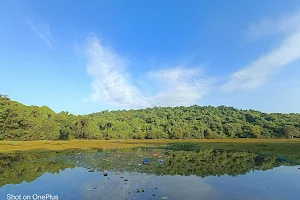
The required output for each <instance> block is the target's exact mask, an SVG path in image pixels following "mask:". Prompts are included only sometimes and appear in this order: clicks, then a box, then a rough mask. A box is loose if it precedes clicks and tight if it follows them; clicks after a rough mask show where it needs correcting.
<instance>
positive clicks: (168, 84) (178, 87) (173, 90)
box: [149, 67, 210, 106]
mask: <svg viewBox="0 0 300 200" xmlns="http://www.w3.org/2000/svg"><path fill="white" fill-rule="evenodd" d="M149 75H150V77H151V78H154V79H155V80H156V81H158V82H159V83H161V87H162V88H164V91H162V92H160V93H158V94H156V95H155V96H153V97H151V98H150V99H151V102H152V103H153V104H154V105H160V106H177V105H182V106H188V105H193V104H196V103H197V101H198V100H199V99H201V98H202V97H203V95H205V94H206V92H207V91H208V89H209V86H210V81H209V80H208V79H207V78H206V77H205V76H203V75H202V71H201V70H200V69H199V68H184V67H177V68H171V69H164V70H161V71H157V72H151V73H150V74H149Z"/></svg>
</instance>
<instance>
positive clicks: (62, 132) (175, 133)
mask: <svg viewBox="0 0 300 200" xmlns="http://www.w3.org/2000/svg"><path fill="white" fill-rule="evenodd" d="M299 128H300V114H295V113H290V114H282V113H271V114H268V113H263V112H259V111H255V110H239V109H236V108H234V107H226V106H218V107H213V106H198V105H194V106H190V107H183V106H179V107H154V108H146V109H139V110H118V111H102V112H98V113H92V114H89V115H73V114H70V113H68V112H65V111H63V112H60V113H55V112H54V111H53V110H51V109H50V108H48V107H47V106H42V107H38V106H25V105H23V104H21V103H19V102H16V101H13V100H11V99H9V98H8V97H7V96H4V95H0V140H68V139H106V140H109V139H159V138H166V139H192V138H195V139H201V138H209V139H210V138H293V137H300V129H299Z"/></svg>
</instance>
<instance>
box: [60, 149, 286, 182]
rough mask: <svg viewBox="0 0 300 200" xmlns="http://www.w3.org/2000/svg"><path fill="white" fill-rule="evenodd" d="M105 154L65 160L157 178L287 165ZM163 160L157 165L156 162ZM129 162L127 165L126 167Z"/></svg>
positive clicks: (215, 154) (244, 157)
mask: <svg viewBox="0 0 300 200" xmlns="http://www.w3.org/2000/svg"><path fill="white" fill-rule="evenodd" d="M140 154H141V152H137V151H131V152H110V153H109V152H105V153H103V152H102V153H99V152H96V153H86V154H81V155H69V156H68V158H67V157H63V159H64V160H69V161H71V162H74V161H75V160H76V162H79V165H80V166H84V167H87V168H96V169H98V170H112V169H115V170H118V171H138V172H144V173H153V174H157V175H197V176H201V177H206V176H221V175H224V174H228V175H231V176H234V175H240V174H245V173H247V172H249V171H251V170H268V169H272V168H274V167H277V166H280V165H290V163H288V162H282V161H280V160H279V159H278V158H277V157H276V156H258V155H256V154H254V153H248V152H237V151H224V150H201V151H198V152H195V151H166V152H164V155H163V156H162V157H161V158H158V157H153V156H152V154H153V151H145V152H142V155H143V157H140V156H139V155H140ZM145 157H148V158H150V164H149V165H142V166H138V165H137V164H138V163H142V160H143V158H145ZM159 159H163V160H164V164H163V165H160V164H159V162H158V160H159ZM128 163H130V164H128Z"/></svg>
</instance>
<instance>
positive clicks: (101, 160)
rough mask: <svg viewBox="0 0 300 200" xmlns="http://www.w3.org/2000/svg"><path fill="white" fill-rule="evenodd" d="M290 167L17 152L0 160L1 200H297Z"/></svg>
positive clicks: (247, 156) (131, 154) (198, 156)
mask: <svg viewBox="0 0 300 200" xmlns="http://www.w3.org/2000/svg"><path fill="white" fill-rule="evenodd" d="M145 158H148V159H149V164H147V165H146V164H143V160H144V159H145ZM292 165H293V164H291V163H289V162H285V161H282V160H281V159H278V158H277V157H276V156H259V155H256V154H253V153H248V152H236V151H224V150H213V149H212V150H201V151H171V150H157V149H134V150H132V149H131V150H130V149H128V150H118V151H89V152H86V151H85V152H78V151H77V152H75V151H68V152H27V153H24V152H17V153H10V154H0V166H1V168H0V199H7V194H23V195H25V194H29V195H32V194H35V193H39V194H49V193H50V194H53V195H58V196H59V197H60V198H59V199H74V200H76V199H78V200H79V199H125V198H127V199H164V198H167V199H247V198H248V199H255V198H261V197H263V198H261V199H282V198H285V197H287V196H288V197H289V198H288V199H296V197H297V196H298V195H297V194H296V193H297V188H298V189H299V188H300V183H299V181H296V180H299V178H300V170H298V169H297V167H296V166H294V167H288V166H292ZM280 166H281V167H280ZM273 168H275V169H273ZM271 169H273V170H271ZM253 171H254V172H253ZM105 173H107V176H104V174H105ZM245 174H246V175H245ZM241 175H245V176H241ZM283 181H285V182H286V183H287V184H284V185H282V182H283ZM274 189H276V190H274ZM223 195H225V196H223ZM49 200H51V199H49Z"/></svg>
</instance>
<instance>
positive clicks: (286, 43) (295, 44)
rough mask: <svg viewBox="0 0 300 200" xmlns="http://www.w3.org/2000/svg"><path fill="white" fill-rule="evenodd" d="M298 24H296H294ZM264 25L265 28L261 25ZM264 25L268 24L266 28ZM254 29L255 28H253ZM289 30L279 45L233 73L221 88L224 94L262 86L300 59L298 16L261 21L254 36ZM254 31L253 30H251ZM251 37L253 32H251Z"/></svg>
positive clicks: (299, 22) (299, 19)
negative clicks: (272, 76) (276, 20)
mask: <svg viewBox="0 0 300 200" xmlns="http://www.w3.org/2000/svg"><path fill="white" fill-rule="evenodd" d="M296 22H298V23H296ZM263 24H265V26H264V25H263ZM266 24H269V26H267V25H266ZM253 27H255V26H253ZM285 28H286V29H288V30H289V33H288V32H287V33H286V34H287V35H286V36H285V38H284V39H283V42H282V43H281V45H280V46H279V47H277V48H275V49H273V50H271V51H270V52H269V53H267V54H266V55H263V56H261V57H260V58H258V59H257V60H256V61H254V62H252V63H251V64H250V65H248V66H246V67H244V68H242V69H241V70H239V71H237V72H234V73H233V74H232V75H231V76H230V80H229V81H228V82H227V83H225V84H224V85H222V86H221V89H222V90H223V91H225V92H232V91H238V90H241V91H244V90H249V89H254V88H257V87H259V86H261V85H262V84H264V83H265V82H266V81H267V80H268V78H269V77H270V76H271V75H273V74H275V73H276V72H277V71H278V70H280V69H282V68H284V67H286V66H287V65H289V64H291V63H292V62H294V61H297V60H299V59H300V15H299V14H298V15H296V14H294V15H292V16H291V17H290V18H288V17H284V18H283V19H281V20H279V22H277V23H276V22H275V21H262V22H260V23H259V24H258V25H257V26H256V29H255V30H256V35H257V36H258V35H260V36H262V35H265V34H269V33H271V32H274V31H277V33H278V32H280V31H285ZM252 29H253V30H254V28H252ZM251 34H252V35H253V34H254V32H253V31H252V33H251Z"/></svg>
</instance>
